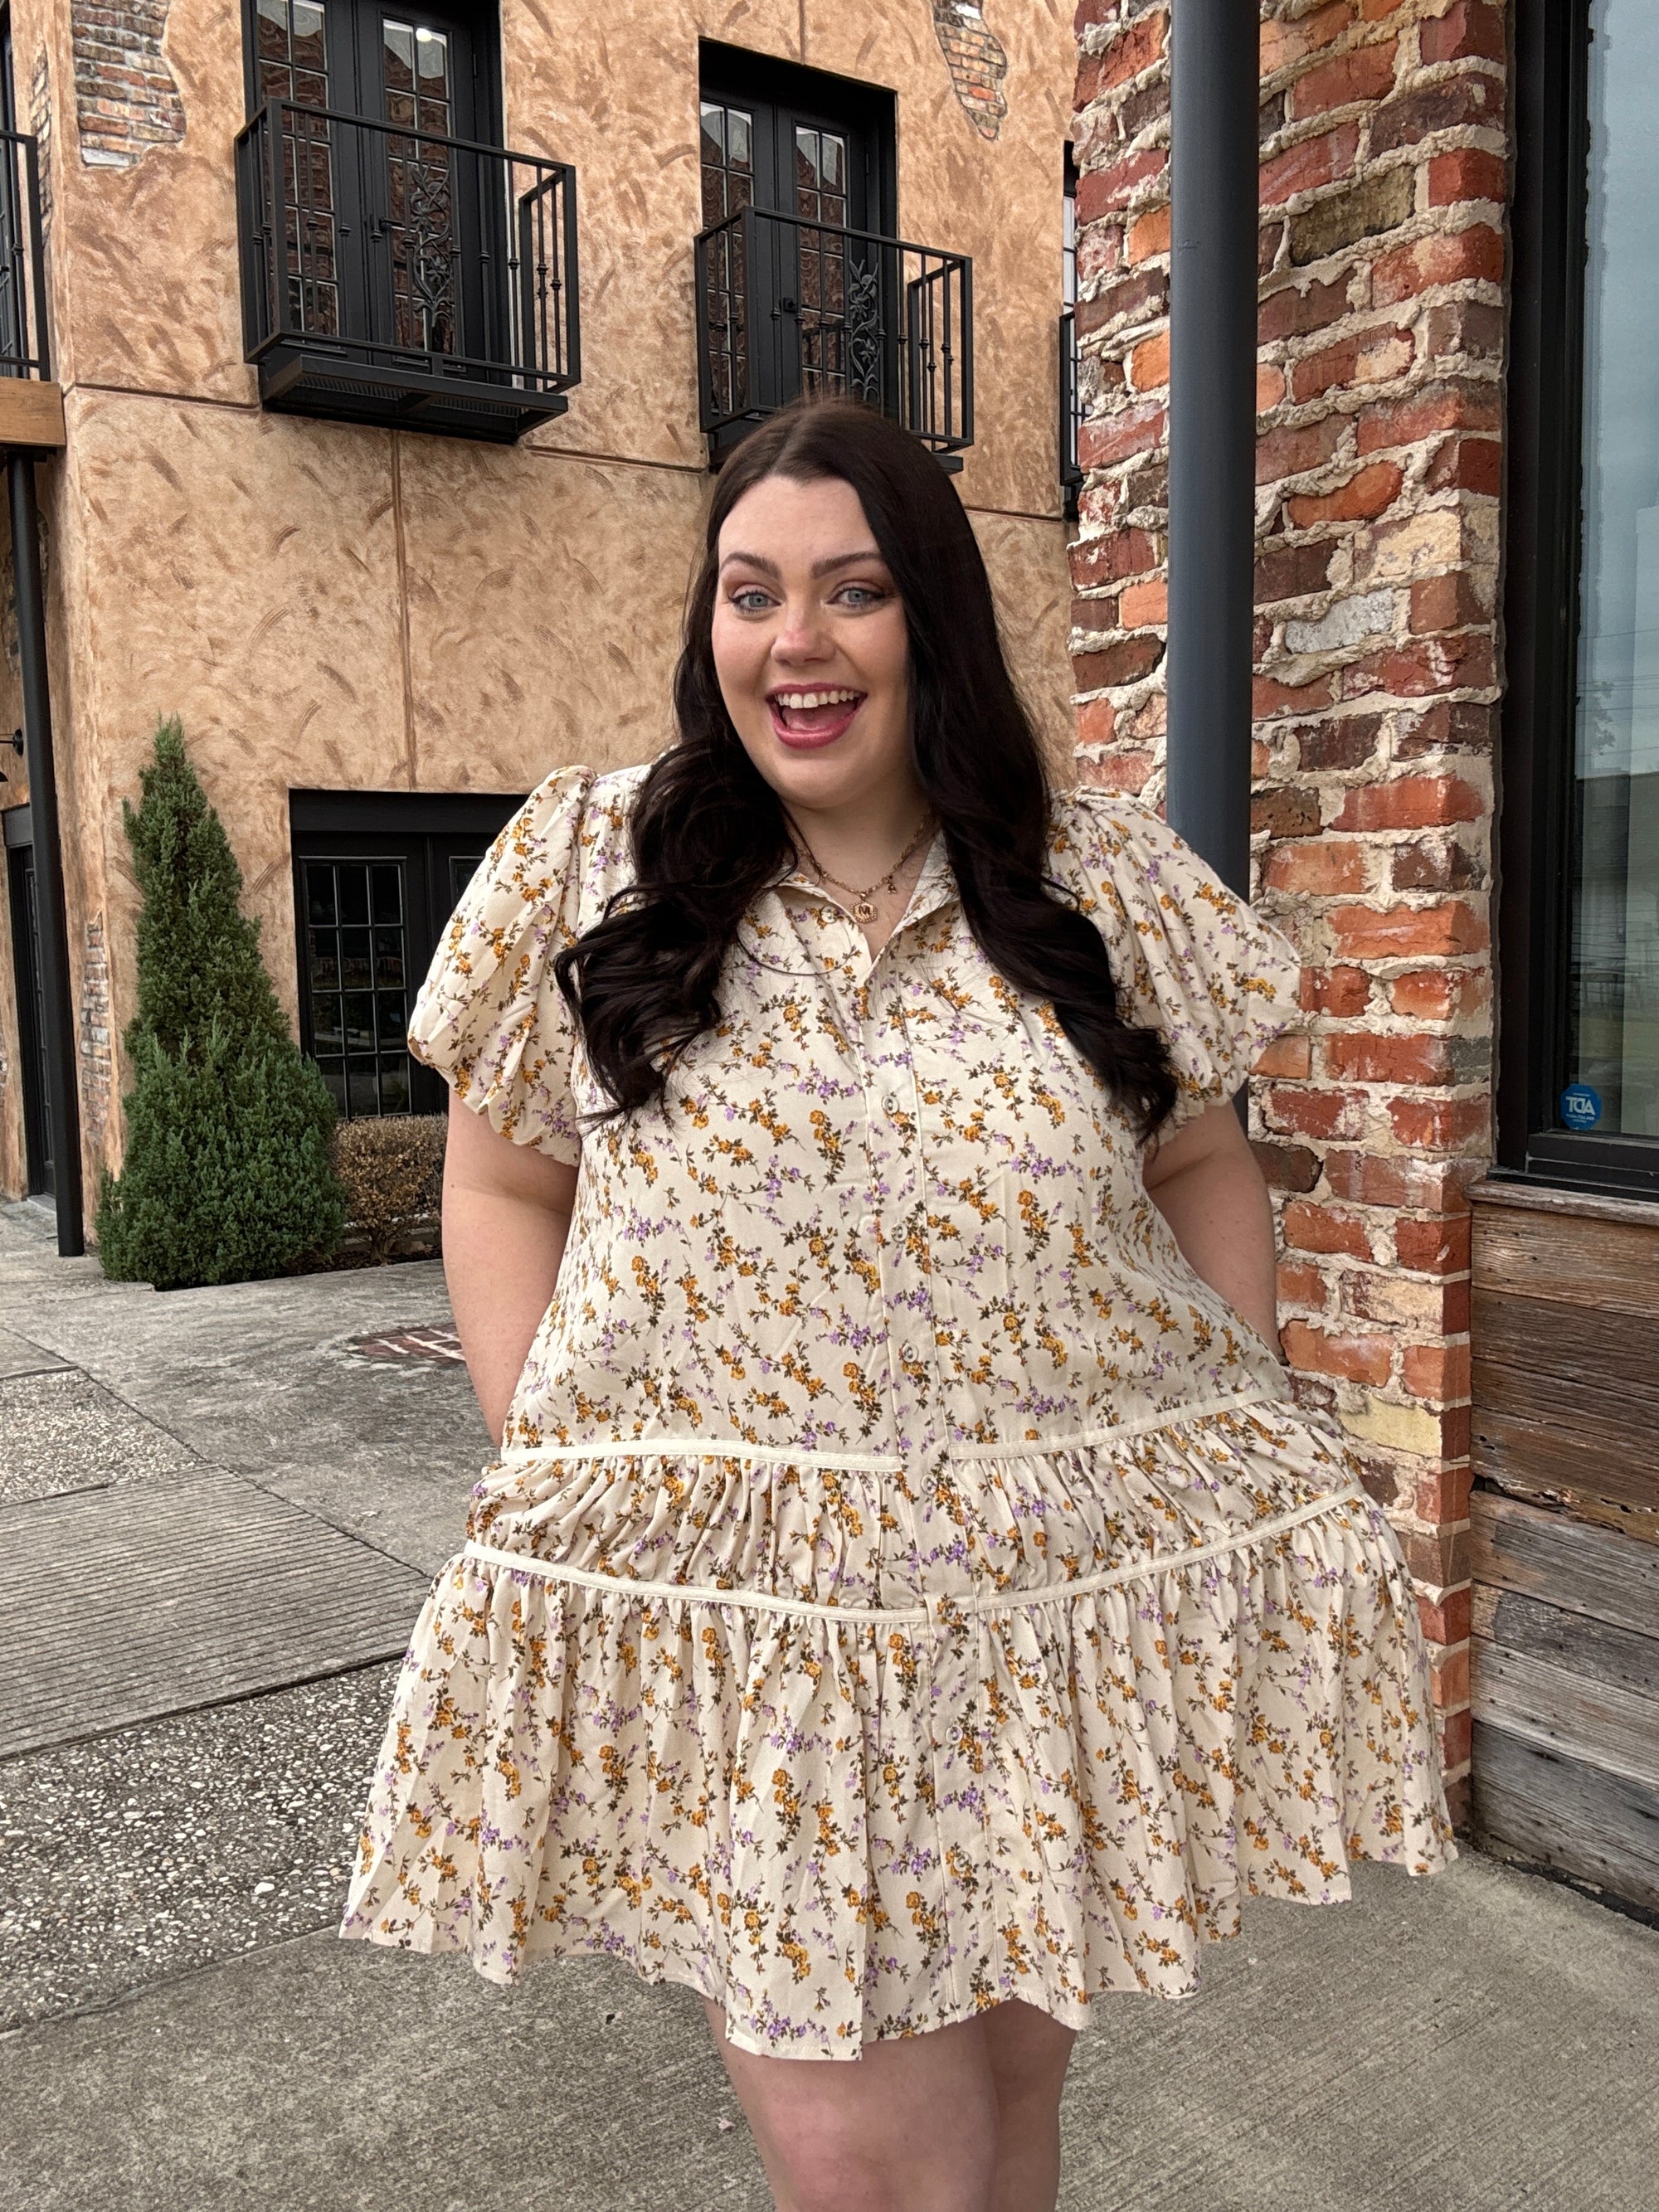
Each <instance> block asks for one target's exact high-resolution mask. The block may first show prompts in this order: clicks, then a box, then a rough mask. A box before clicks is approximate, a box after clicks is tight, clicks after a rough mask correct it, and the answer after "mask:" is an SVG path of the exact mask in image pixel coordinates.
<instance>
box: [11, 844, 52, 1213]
mask: <svg viewBox="0 0 1659 2212" xmlns="http://www.w3.org/2000/svg"><path fill="white" fill-rule="evenodd" d="M6 859H7V861H8V862H9V866H8V868H7V874H8V876H9V879H10V882H9V890H10V895H11V944H12V961H13V972H14V980H15V988H16V997H17V1042H18V1058H19V1060H20V1061H21V1076H22V1091H23V1153H24V1161H25V1174H26V1176H27V1182H28V1187H29V1189H30V1190H31V1191H32V1192H33V1191H51V1190H52V1188H53V1182H52V1114H51V1110H50V1108H49V1105H48V1102H47V1097H46V981H45V971H44V969H42V967H41V964H40V896H39V892H38V890H37V888H36V882H35V874H34V848H33V846H32V845H17V846H14V847H12V848H11V849H10V850H9V852H8V854H7V855H6Z"/></svg>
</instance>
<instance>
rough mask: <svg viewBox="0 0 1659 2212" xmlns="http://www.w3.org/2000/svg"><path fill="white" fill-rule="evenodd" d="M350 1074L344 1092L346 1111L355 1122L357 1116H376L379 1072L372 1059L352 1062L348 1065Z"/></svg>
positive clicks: (378, 1104)
mask: <svg viewBox="0 0 1659 2212" xmlns="http://www.w3.org/2000/svg"><path fill="white" fill-rule="evenodd" d="M349 1066H350V1069H351V1074H350V1079H349V1085H348V1087H347V1091H346V1111H347V1113H349V1115H351V1116H352V1118H353V1120H354V1121H355V1120H356V1118H357V1116H358V1115H365V1114H378V1113H379V1112H380V1071H379V1069H378V1068H377V1067H376V1066H375V1063H374V1059H373V1058H372V1057H371V1058H369V1059H368V1060H352V1061H351V1062H350V1063H349Z"/></svg>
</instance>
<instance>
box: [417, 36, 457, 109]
mask: <svg viewBox="0 0 1659 2212" xmlns="http://www.w3.org/2000/svg"><path fill="white" fill-rule="evenodd" d="M415 66H416V70H417V71H418V72H419V75H420V80H421V92H422V96H423V97H425V98H427V99H437V100H447V99H448V97H449V40H448V38H447V35H446V33H444V32H442V31H428V30H427V29H426V28H425V27H424V26H422V28H421V29H420V30H418V31H416V33H415Z"/></svg>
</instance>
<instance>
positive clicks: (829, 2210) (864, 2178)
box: [709, 2007, 998, 2212]
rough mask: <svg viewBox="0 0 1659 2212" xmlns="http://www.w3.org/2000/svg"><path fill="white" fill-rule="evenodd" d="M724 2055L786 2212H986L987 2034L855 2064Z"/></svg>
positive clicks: (994, 2114) (882, 2049)
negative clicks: (982, 2036) (983, 2210)
mask: <svg viewBox="0 0 1659 2212" xmlns="http://www.w3.org/2000/svg"><path fill="white" fill-rule="evenodd" d="M709 2024H710V2026H711V2027H714V2031H715V2036H716V2040H717V2042H718V2043H719V2045H720V2055H721V2057H723V2058H724V2060H725V2062H726V2070H727V2073H728V2074H729V2075H730V2077H731V2081H732V2087H734V2088H735V2089H736V2091H737V2093H738V2099H739V2100H740V2102H741V2103H742V2105H743V2107H744V2112H745V2113H746V2115H747V2117H748V2119H749V2124H750V2129H751V2130H752V2131H753V2134H754V2136H755V2142H756V2145H757V2148H758V2149H759V2151H760V2154H761V2157H762V2160H763V2163H764V2165H765V2166H766V2171H767V2176H768V2179H769V2180H770V2182H771V2184H772V2186H773V2189H774V2191H775V2192H776V2195H777V2199H778V2203H779V2207H780V2212H981V2208H983V2207H984V2206H986V2205H987V2204H988V2203H989V2197H990V2189H991V2183H992V2177H993V2175H994V2171H995V2166H996V2157H997V2128H998V2105H997V2096H996V2091H995V2087H994V2082H993V2079H992V2075H991V2069H990V2067H989V2065H988V2064H987V2057H986V2051H985V2047H984V2043H983V2039H982V2038H981V2035H980V2033H979V2029H978V2024H977V2022H974V2023H963V2024H962V2025H961V2026H958V2027H951V2028H945V2029H942V2030H936V2031H934V2032H933V2033H930V2034H927V2035H921V2036H916V2037H914V2038H911V2037H905V2038H902V2039H899V2040H897V2041H896V2042H890V2043H881V2044H875V2045H869V2046H867V2047H866V2051H865V2054H864V2056H863V2057H862V2058H860V2059H857V2060H854V2061H846V2062H843V2061H839V2060H815V2059H791V2058H763V2057H755V2056H751V2055H750V2054H749V2053H747V2052H744V2051H737V2050H735V2049H734V2048H733V2047H732V2045H731V2044H729V2043H727V2042H726V2039H725V2038H724V2036H723V2035H722V2034H721V2033H720V2023H718V2021H717V2019H716V2017H715V2015H714V2009H713V2008H712V2007H711V2008H710V2021H709Z"/></svg>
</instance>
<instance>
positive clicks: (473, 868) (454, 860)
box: [449, 853, 483, 907]
mask: <svg viewBox="0 0 1659 2212" xmlns="http://www.w3.org/2000/svg"><path fill="white" fill-rule="evenodd" d="M481 866H483V854H482V853H452V854H450V856H449V903H450V905H451V906H452V907H458V906H459V904H460V902H461V897H462V894H463V893H464V892H465V890H466V887H467V885H468V884H470V883H471V880H472V878H473V877H474V876H475V875H476V874H477V872H478V870H479V868H480V867H481Z"/></svg>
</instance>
